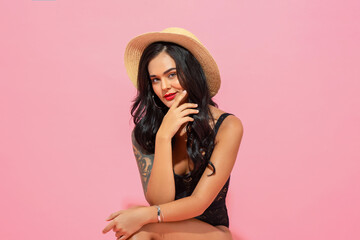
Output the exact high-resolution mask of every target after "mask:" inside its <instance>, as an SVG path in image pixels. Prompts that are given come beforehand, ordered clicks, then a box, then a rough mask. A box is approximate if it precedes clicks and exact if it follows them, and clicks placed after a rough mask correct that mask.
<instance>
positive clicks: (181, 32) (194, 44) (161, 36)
mask: <svg viewBox="0 0 360 240" xmlns="http://www.w3.org/2000/svg"><path fill="white" fill-rule="evenodd" d="M159 41H162V42H173V43H176V44H178V45H180V46H182V47H184V48H186V49H187V50H189V51H190V52H191V53H192V54H193V55H194V57H195V58H196V59H197V60H198V61H199V63H200V64H201V67H202V68H203V70H204V73H205V76H206V79H207V83H208V87H209V91H210V96H212V97H213V96H214V95H215V94H216V93H217V92H218V90H219V88H220V83H221V81H220V72H219V69H218V66H217V64H216V62H215V60H214V59H213V57H212V56H211V55H210V53H209V51H208V50H207V49H206V48H205V46H204V45H203V44H202V43H201V42H200V41H199V39H197V37H195V35H194V34H192V33H191V32H189V31H187V30H186V29H183V28H166V29H164V30H162V31H161V32H149V33H145V34H142V35H139V36H137V37H135V38H133V39H132V40H131V41H130V42H129V43H128V45H127V46H126V49H125V59H124V62H125V68H126V71H127V74H128V75H129V77H130V80H131V81H132V83H133V84H134V86H135V87H137V75H138V68H139V61H140V58H141V55H142V53H143V51H144V50H145V48H146V47H147V46H148V45H150V44H151V43H154V42H159Z"/></svg>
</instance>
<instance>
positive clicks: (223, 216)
mask: <svg viewBox="0 0 360 240" xmlns="http://www.w3.org/2000/svg"><path fill="white" fill-rule="evenodd" d="M229 115H232V114H230V113H223V114H222V115H221V116H220V117H219V119H218V120H217V122H216V124H215V127H214V130H215V136H216V134H217V132H218V130H219V127H220V125H221V123H222V122H223V120H224V119H225V118H226V117H227V116H229ZM205 167H206V166H205ZM204 171H205V168H201V169H200V170H199V171H196V172H190V173H188V174H186V175H184V176H181V175H177V174H175V173H174V178H175V191H176V193H175V200H176V199H180V198H184V197H188V196H190V195H191V194H192V192H193V191H194V189H195V187H196V185H197V184H198V182H199V180H200V178H201V176H202V174H203V172H204ZM229 182H230V177H229V178H228V180H227V181H226V183H225V185H224V186H223V187H222V189H221V190H220V192H219V193H218V195H217V196H216V198H215V199H214V201H213V202H212V203H211V205H210V206H209V207H208V208H207V209H206V210H205V211H204V213H203V214H201V215H200V216H197V217H196V219H199V220H201V221H204V222H207V223H209V224H211V225H213V226H217V225H223V226H226V227H229V217H228V213H227V208H226V203H225V198H226V194H227V191H228V188H229Z"/></svg>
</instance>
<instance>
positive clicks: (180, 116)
mask: <svg viewBox="0 0 360 240" xmlns="http://www.w3.org/2000/svg"><path fill="white" fill-rule="evenodd" d="M186 95H187V92H186V90H184V91H183V92H182V93H181V94H179V95H178V96H176V98H175V100H174V103H173V104H172V105H171V107H170V108H169V110H168V112H167V113H166V115H165V116H164V118H163V121H162V123H161V125H160V128H159V131H158V133H157V135H159V136H162V137H167V138H169V139H171V138H172V137H173V136H174V135H175V134H176V132H177V131H178V130H179V129H180V127H181V126H182V125H183V124H184V123H187V122H192V121H194V119H193V118H192V117H189V115H190V114H196V113H198V112H199V110H197V109H194V108H196V107H197V106H198V105H197V104H196V103H183V104H181V105H180V106H179V104H180V102H181V100H183V99H184V97H185V96H186Z"/></svg>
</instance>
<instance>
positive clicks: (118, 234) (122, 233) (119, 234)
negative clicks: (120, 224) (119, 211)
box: [115, 231, 125, 238]
mask: <svg viewBox="0 0 360 240" xmlns="http://www.w3.org/2000/svg"><path fill="white" fill-rule="evenodd" d="M124 234H125V233H124V232H122V231H117V232H116V233H115V237H117V238H119V237H121V236H123V235H124Z"/></svg>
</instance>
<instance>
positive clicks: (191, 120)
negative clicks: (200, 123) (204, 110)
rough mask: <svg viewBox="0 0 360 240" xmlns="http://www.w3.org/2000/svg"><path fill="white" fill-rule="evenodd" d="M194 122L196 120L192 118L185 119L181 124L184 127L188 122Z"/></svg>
mask: <svg viewBox="0 0 360 240" xmlns="http://www.w3.org/2000/svg"><path fill="white" fill-rule="evenodd" d="M193 121H194V119H193V118H192V117H184V118H182V119H181V122H180V124H181V125H182V124H184V123H186V122H193Z"/></svg>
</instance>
